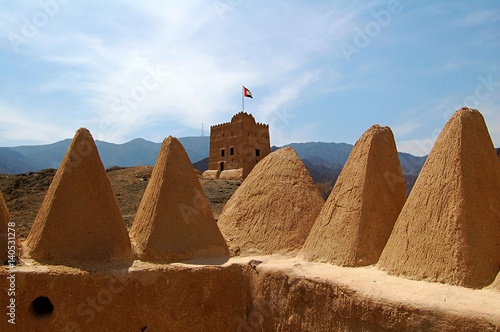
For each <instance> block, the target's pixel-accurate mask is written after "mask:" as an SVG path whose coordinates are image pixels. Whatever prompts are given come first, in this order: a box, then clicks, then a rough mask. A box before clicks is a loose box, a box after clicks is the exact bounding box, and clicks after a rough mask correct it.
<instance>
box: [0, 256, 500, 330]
mask: <svg viewBox="0 0 500 332" xmlns="http://www.w3.org/2000/svg"><path fill="white" fill-rule="evenodd" d="M260 262H262V263H260ZM7 274H8V273H7V270H6V269H5V268H4V267H2V268H0V280H1V282H0V285H1V286H2V287H4V288H5V287H6V286H7V284H6V276H7ZM17 279H18V280H17V296H16V301H17V317H18V318H17V319H18V320H17V323H16V326H15V328H14V329H12V326H11V325H8V324H7V322H6V319H2V320H0V331H10V330H13V331H125V332H127V331H131V332H132V331H134V332H136V331H146V332H151V331H497V330H498V329H500V312H499V311H498V310H497V309H498V308H499V307H500V292H497V291H494V290H471V289H467V288H463V287H456V286H450V285H444V284H438V283H427V282H422V281H413V280H407V279H403V278H398V277H394V276H389V275H387V274H386V273H385V272H383V271H380V270H378V269H377V268H375V267H370V268H347V267H339V266H334V265H330V264H323V263H309V262H306V261H302V260H297V259H283V258H279V257H277V256H260V257H245V258H232V259H231V260H230V261H229V262H227V263H225V264H223V265H220V266H210V265H189V264H180V263H177V264H148V263H143V262H140V261H136V262H135V263H134V264H133V265H132V266H128V267H127V266H121V267H120V266H115V267H112V266H110V267H105V266H101V267H96V266H94V267H93V268H88V269H75V268H67V267H61V266H52V267H47V266H24V267H19V268H18V272H17ZM75 285H78V286H77V287H75ZM41 296H44V297H47V298H48V299H49V300H50V302H51V304H52V305H53V308H52V311H50V312H49V310H47V308H46V307H45V308H44V307H43V306H36V307H33V301H34V300H35V299H36V298H38V297H41ZM1 302H2V303H1V305H2V307H5V306H4V305H5V298H4V297H2V300H1Z"/></svg>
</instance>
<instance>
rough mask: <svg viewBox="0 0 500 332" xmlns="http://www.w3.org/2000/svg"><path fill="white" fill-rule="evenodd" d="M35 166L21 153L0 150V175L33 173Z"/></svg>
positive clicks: (4, 149)
mask: <svg viewBox="0 0 500 332" xmlns="http://www.w3.org/2000/svg"><path fill="white" fill-rule="evenodd" d="M36 169H37V166H35V164H33V163H32V162H31V160H29V159H28V158H26V157H25V156H23V155H22V154H21V153H19V152H16V151H13V150H11V149H9V148H0V173H3V174H14V173H25V172H33V171H35V170H36Z"/></svg>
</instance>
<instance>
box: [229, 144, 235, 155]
mask: <svg viewBox="0 0 500 332" xmlns="http://www.w3.org/2000/svg"><path fill="white" fill-rule="evenodd" d="M229 155H230V156H234V147H233V146H232V147H230V148H229Z"/></svg>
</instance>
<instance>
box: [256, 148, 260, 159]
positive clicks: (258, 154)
mask: <svg viewBox="0 0 500 332" xmlns="http://www.w3.org/2000/svg"><path fill="white" fill-rule="evenodd" d="M255 156H256V157H260V150H259V149H255Z"/></svg>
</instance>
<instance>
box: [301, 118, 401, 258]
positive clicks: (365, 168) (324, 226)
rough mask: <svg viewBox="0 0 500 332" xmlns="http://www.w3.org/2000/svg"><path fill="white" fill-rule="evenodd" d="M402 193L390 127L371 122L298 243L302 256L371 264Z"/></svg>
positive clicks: (398, 206) (387, 233)
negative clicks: (301, 247)
mask: <svg viewBox="0 0 500 332" xmlns="http://www.w3.org/2000/svg"><path fill="white" fill-rule="evenodd" d="M405 199H406V190H405V181H404V177H403V171H402V170H401V165H400V162H399V158H398V152H397V150H396V144H395V143H394V136H393V135H392V131H391V129H390V128H389V127H380V126H378V125H375V126H372V127H371V128H370V129H368V130H367V131H366V132H365V133H364V134H363V136H361V138H360V139H359V140H358V141H357V142H356V144H355V145H354V148H353V149H352V152H351V154H350V155H349V158H348V160H347V162H346V164H345V166H344V168H343V169H342V172H341V173H340V176H339V178H338V180H337V182H336V183H335V187H334V188H333V190H332V192H331V194H330V196H329V197H328V200H327V202H326V203H325V206H324V207H323V209H322V210H321V213H320V214H319V216H318V218H317V219H316V221H315V223H314V226H313V228H312V230H311V233H310V234H309V237H308V238H307V240H306V242H305V244H304V247H303V250H302V254H303V255H304V258H306V259H308V260H313V261H319V262H328V263H333V264H336V265H342V266H364V265H370V264H375V263H376V262H377V261H378V259H379V257H380V253H381V252H382V250H383V249H384V246H385V244H386V242H387V239H388V238H389V235H390V234H391V231H392V228H393V226H394V223H395V222H396V219H397V217H398V215H399V212H400V211H401V208H402V207H403V204H404V202H405Z"/></svg>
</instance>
